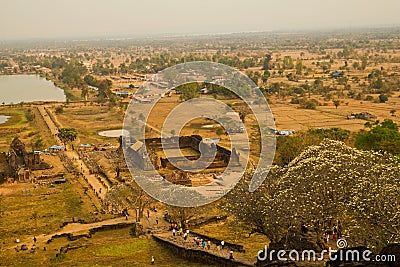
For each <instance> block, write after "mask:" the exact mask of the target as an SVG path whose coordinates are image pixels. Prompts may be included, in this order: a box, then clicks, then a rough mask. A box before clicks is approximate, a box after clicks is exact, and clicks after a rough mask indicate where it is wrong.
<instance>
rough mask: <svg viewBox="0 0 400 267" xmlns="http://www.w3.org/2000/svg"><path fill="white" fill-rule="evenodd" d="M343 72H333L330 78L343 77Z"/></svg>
mask: <svg viewBox="0 0 400 267" xmlns="http://www.w3.org/2000/svg"><path fill="white" fill-rule="evenodd" d="M343 75H344V73H343V72H338V71H337V72H334V73H332V74H331V78H340V77H343Z"/></svg>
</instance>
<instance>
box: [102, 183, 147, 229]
mask: <svg viewBox="0 0 400 267" xmlns="http://www.w3.org/2000/svg"><path fill="white" fill-rule="evenodd" d="M105 201H106V202H107V203H108V205H109V206H110V207H112V208H114V209H116V210H121V209H127V210H128V209H133V210H135V212H136V214H135V217H136V221H137V222H139V221H140V220H141V219H142V218H143V214H144V210H145V209H146V208H149V207H150V205H151V204H152V203H154V199H153V198H151V197H150V196H149V195H148V194H147V193H146V192H145V191H144V190H143V189H142V188H141V187H140V186H138V185H137V184H136V183H135V182H130V183H126V184H120V185H117V186H115V187H113V188H112V189H111V190H109V191H108V193H107V195H106V200H105Z"/></svg>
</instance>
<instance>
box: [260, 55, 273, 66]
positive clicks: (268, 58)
mask: <svg viewBox="0 0 400 267" xmlns="http://www.w3.org/2000/svg"><path fill="white" fill-rule="evenodd" d="M271 60H272V56H271V54H266V55H265V58H264V61H263V68H262V69H263V70H269V69H270V67H271V66H270V63H271Z"/></svg>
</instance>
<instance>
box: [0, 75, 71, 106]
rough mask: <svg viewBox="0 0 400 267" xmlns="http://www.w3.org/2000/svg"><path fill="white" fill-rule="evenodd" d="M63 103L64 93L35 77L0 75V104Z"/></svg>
mask: <svg viewBox="0 0 400 267" xmlns="http://www.w3.org/2000/svg"><path fill="white" fill-rule="evenodd" d="M33 101H65V94H64V91H63V90H62V89H60V88H58V87H57V86H55V85H54V84H53V82H52V81H47V80H46V79H44V78H42V77H40V76H37V75H0V103H3V102H4V103H5V104H11V103H13V104H17V103H20V102H33Z"/></svg>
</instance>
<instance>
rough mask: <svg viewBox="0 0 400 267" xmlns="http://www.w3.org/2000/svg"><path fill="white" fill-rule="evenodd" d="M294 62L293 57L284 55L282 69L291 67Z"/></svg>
mask: <svg viewBox="0 0 400 267" xmlns="http://www.w3.org/2000/svg"><path fill="white" fill-rule="evenodd" d="M293 68H294V63H293V58H292V57H291V56H285V57H284V58H283V69H293Z"/></svg>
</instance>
